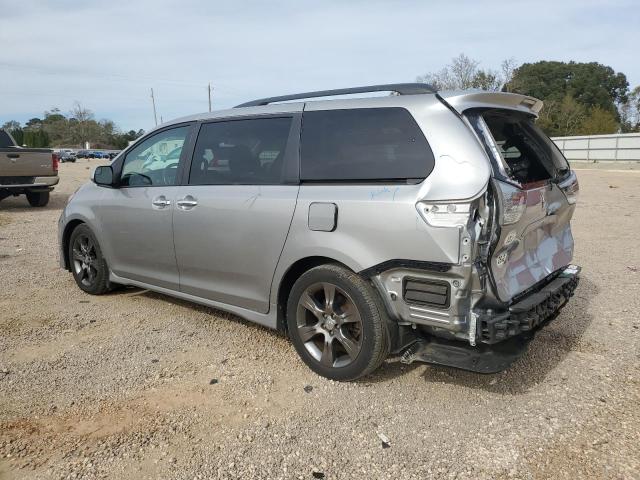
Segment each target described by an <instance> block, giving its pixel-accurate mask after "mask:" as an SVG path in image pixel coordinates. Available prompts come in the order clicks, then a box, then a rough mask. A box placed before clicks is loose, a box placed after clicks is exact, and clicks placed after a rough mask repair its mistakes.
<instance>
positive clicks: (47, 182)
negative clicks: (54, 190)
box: [0, 175, 60, 190]
mask: <svg viewBox="0 0 640 480" xmlns="http://www.w3.org/2000/svg"><path fill="white" fill-rule="evenodd" d="M9 178H11V180H6V181H5V182H3V178H2V177H0V188H2V189H7V190H29V189H32V188H34V189H47V188H49V189H51V187H53V186H54V185H57V184H58V182H59V181H60V179H59V177H58V176H57V175H52V176H49V177H9ZM18 178H19V179H24V180H23V181H16V179H18Z"/></svg>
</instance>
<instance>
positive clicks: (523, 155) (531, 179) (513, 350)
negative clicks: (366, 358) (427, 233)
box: [402, 92, 580, 373]
mask: <svg viewBox="0 0 640 480" xmlns="http://www.w3.org/2000/svg"><path fill="white" fill-rule="evenodd" d="M441 99H442V101H443V102H444V103H446V104H447V106H448V107H449V108H451V110H452V111H453V112H455V113H456V114H457V115H459V117H460V119H461V121H462V122H464V123H465V124H466V125H467V127H468V128H469V129H471V130H472V131H473V132H474V133H475V135H476V136H477V138H478V141H479V143H480V144H481V145H482V149H483V150H484V152H485V153H486V156H487V157H488V159H489V161H490V162H491V169H492V175H491V179H490V181H489V183H488V185H487V188H486V191H485V192H483V193H482V194H481V195H480V196H479V197H477V198H475V199H473V200H472V201H470V202H465V203H464V204H462V209H461V208H460V206H458V207H456V206H454V207H451V206H448V205H444V206H442V205H441V206H437V205H429V204H425V203H419V204H418V205H417V206H418V210H419V212H420V213H421V215H422V216H423V218H424V219H425V221H427V223H429V224H430V225H434V222H437V221H438V220H434V218H435V219H437V218H438V217H440V218H441V220H439V221H440V222H442V221H445V222H446V221H447V220H451V219H454V216H455V214H454V212H456V210H457V212H458V213H459V214H461V215H459V216H458V219H457V220H458V226H459V228H460V238H461V245H460V247H461V252H462V253H461V262H460V265H459V266H454V267H452V271H454V272H460V274H461V275H462V276H463V277H466V279H467V282H466V285H467V289H466V291H459V292H457V295H454V296H452V297H451V301H450V304H447V308H448V309H449V310H451V309H452V308H453V309H454V310H456V311H457V313H458V314H459V315H460V316H463V315H464V316H466V321H464V322H461V324H463V325H464V326H465V330H466V331H457V332H448V331H446V329H445V330H441V329H438V328H432V327H429V326H427V327H426V328H424V327H421V328H418V330H420V331H422V332H424V333H427V334H428V335H426V336H425V337H423V339H421V340H420V341H418V342H416V343H414V344H413V346H412V347H410V348H409V349H407V350H406V351H405V353H404V355H403V357H402V360H403V361H404V362H406V363H410V362H412V361H415V360H420V361H427V362H429V363H437V364H444V365H450V366H455V367H460V368H464V369H469V370H474V371H479V372H484V373H491V372H496V371H500V370H503V369H504V368H506V367H507V366H509V365H510V364H511V363H512V362H513V361H514V360H515V359H517V358H518V357H519V355H520V354H521V353H522V352H523V351H524V347H525V346H526V344H527V341H528V339H529V338H531V333H532V332H533V331H534V330H535V329H536V328H538V327H539V326H541V325H542V324H544V323H545V322H547V321H548V320H550V319H552V318H554V317H555V316H557V314H558V313H559V312H560V310H561V309H562V307H563V306H564V305H565V304H566V303H567V301H568V300H569V298H570V297H571V296H572V295H573V292H574V290H575V288H576V286H577V284H578V279H579V271H580V269H579V267H576V266H574V265H571V260H572V257H573V249H574V242H573V236H572V233H571V226H570V221H571V218H572V216H573V212H574V209H575V204H576V199H577V194H578V190H579V186H578V181H577V178H576V175H575V173H574V172H573V171H571V169H570V168H569V165H568V163H567V161H566V159H565V158H564V156H563V155H562V153H561V152H560V151H559V149H558V148H557V147H556V146H555V144H554V143H553V142H552V141H551V140H550V139H549V138H548V137H547V136H546V135H545V134H544V133H543V132H542V131H541V130H540V129H539V128H538V127H537V126H536V125H535V119H536V117H537V113H538V111H539V110H540V108H541V107H542V102H540V101H539V100H536V99H533V98H531V97H526V96H522V95H515V94H503V93H485V92H482V93H462V94H457V95H456V94H452V95H442V97H441ZM452 205H455V203H452ZM434 207H435V211H434ZM443 208H444V209H445V211H443ZM447 209H448V210H447ZM461 210H462V211H461ZM452 214H453V215H452ZM435 224H436V225H437V223H435ZM465 264H466V266H465ZM456 304H457V306H456ZM465 335H466V337H467V340H468V345H467V346H466V347H465V346H464V344H461V342H459V341H453V340H460V339H461V338H462V337H464V336H465Z"/></svg>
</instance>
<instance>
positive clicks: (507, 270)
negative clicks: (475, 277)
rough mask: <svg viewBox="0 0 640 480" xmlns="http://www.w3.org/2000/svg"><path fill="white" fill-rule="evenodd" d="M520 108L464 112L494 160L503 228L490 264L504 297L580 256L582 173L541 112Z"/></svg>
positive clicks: (494, 187)
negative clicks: (538, 116) (576, 248)
mask: <svg viewBox="0 0 640 480" xmlns="http://www.w3.org/2000/svg"><path fill="white" fill-rule="evenodd" d="M494 95H495V94H494ZM510 97H512V96H510ZM517 97H521V96H517ZM525 98H527V99H528V97H525ZM519 107H520V108H518V109H513V108H508V107H507V108H505V106H503V105H496V106H495V107H493V108H492V107H489V106H476V107H475V108H470V109H468V110H465V111H464V116H465V117H466V118H467V119H468V121H469V122H470V123H471V125H472V126H473V128H474V130H475V131H476V133H477V134H478V137H479V138H480V140H481V142H482V143H483V145H484V147H485V149H486V151H487V153H488V155H489V157H490V159H491V163H492V169H493V175H492V176H493V178H492V182H491V184H492V194H493V195H494V204H495V205H496V218H495V219H496V222H495V226H496V228H495V231H494V236H493V238H492V242H491V255H490V257H489V259H488V263H489V265H488V266H489V271H490V273H491V277H492V279H493V284H494V287H495V293H496V296H497V297H498V299H499V300H501V301H503V302H509V301H511V300H512V299H513V298H514V297H517V296H518V295H520V294H522V293H523V292H526V291H527V290H529V289H530V288H531V287H533V286H535V285H536V284H538V283H540V282H541V281H543V280H545V279H546V278H547V277H549V276H550V275H552V274H553V273H555V272H558V271H559V270H560V269H562V268H563V267H565V266H566V265H568V264H569V263H570V262H571V259H572V256H573V236H572V234H571V227H570V220H571V217H572V215H573V211H574V209H575V201H576V196H577V192H578V182H577V179H576V176H575V174H574V173H573V172H572V171H571V170H570V168H569V165H568V163H567V161H566V159H565V158H564V156H563V155H562V153H561V152H560V150H559V149H558V148H557V147H556V146H555V144H554V143H553V142H552V141H551V140H550V139H549V138H548V137H547V136H546V135H545V134H544V133H543V132H542V131H541V130H540V129H539V128H538V127H537V126H536V125H535V114H534V112H532V111H529V112H527V111H526V109H524V108H522V104H519ZM535 113H537V111H536V112H535Z"/></svg>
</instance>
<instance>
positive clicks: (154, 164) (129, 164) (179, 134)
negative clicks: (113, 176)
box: [120, 125, 191, 187]
mask: <svg viewBox="0 0 640 480" xmlns="http://www.w3.org/2000/svg"><path fill="white" fill-rule="evenodd" d="M190 128H191V126H189V125H187V126H184V127H178V128H172V129H169V130H164V131H162V132H160V133H157V134H156V135H153V136H151V137H149V138H147V139H146V140H144V141H142V143H140V145H138V146H136V147H135V148H133V149H132V150H131V151H130V152H129V153H127V157H126V158H125V159H124V163H123V164H122V174H121V175H120V185H121V186H123V187H142V186H145V187H148V186H167V185H175V184H176V178H177V175H176V174H177V172H178V163H179V162H180V154H181V153H182V147H183V146H184V143H185V141H186V139H187V135H188V133H189V129H190Z"/></svg>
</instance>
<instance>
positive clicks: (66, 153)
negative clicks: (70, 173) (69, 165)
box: [58, 148, 76, 163]
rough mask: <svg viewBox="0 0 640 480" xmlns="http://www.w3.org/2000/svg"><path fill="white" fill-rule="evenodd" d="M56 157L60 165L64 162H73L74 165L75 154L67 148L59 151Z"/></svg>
mask: <svg viewBox="0 0 640 480" xmlns="http://www.w3.org/2000/svg"><path fill="white" fill-rule="evenodd" d="M58 155H59V157H60V161H61V162H62V163H64V162H73V163H75V161H76V152H74V151H73V150H71V149H69V148H65V149H63V150H60V152H59V153H58Z"/></svg>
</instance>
